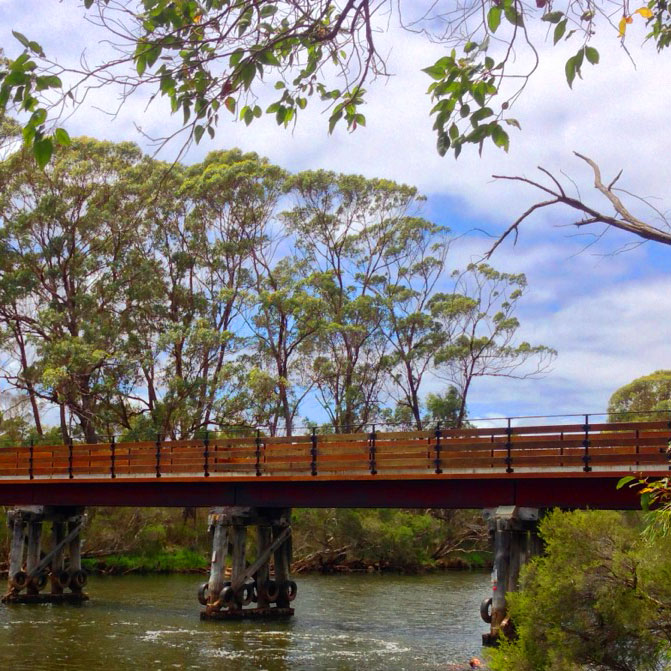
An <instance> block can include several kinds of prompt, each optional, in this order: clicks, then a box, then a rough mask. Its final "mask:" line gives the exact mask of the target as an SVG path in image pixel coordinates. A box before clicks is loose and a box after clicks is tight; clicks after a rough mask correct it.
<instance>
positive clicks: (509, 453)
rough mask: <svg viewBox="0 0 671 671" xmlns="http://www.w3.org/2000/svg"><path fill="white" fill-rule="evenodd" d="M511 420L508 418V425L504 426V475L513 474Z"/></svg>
mask: <svg viewBox="0 0 671 671" xmlns="http://www.w3.org/2000/svg"><path fill="white" fill-rule="evenodd" d="M510 422H511V418H510V417H508V425H507V426H506V438H507V439H506V473H512V472H513V470H514V469H513V455H512V450H513V429H512V426H511V424H510Z"/></svg>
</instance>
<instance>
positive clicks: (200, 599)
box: [198, 582, 210, 606]
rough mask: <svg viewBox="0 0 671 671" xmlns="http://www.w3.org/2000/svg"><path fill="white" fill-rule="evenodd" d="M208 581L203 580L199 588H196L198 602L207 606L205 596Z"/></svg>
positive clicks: (206, 595)
mask: <svg viewBox="0 0 671 671" xmlns="http://www.w3.org/2000/svg"><path fill="white" fill-rule="evenodd" d="M209 586H210V585H209V583H206V582H204V583H203V584H202V585H201V586H200V587H199V588H198V603H199V604H200V605H201V606H207V597H208V596H209V595H208V593H207V592H208V590H207V588H208V587H209Z"/></svg>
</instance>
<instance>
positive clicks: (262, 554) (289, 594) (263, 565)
mask: <svg viewBox="0 0 671 671" xmlns="http://www.w3.org/2000/svg"><path fill="white" fill-rule="evenodd" d="M209 526H210V533H211V534H212V558H211V561H210V577H209V580H208V581H207V582H206V583H203V585H201V587H200V589H199V591H198V600H199V601H200V603H201V604H202V605H203V606H205V610H204V611H202V612H201V614H200V616H201V619H203V620H227V619H242V618H269V617H287V616H291V615H293V614H294V609H293V608H291V602H292V601H293V600H294V598H295V597H296V583H295V582H294V581H293V580H291V579H290V576H289V569H290V566H291V510H289V509H288V508H247V507H227V508H213V509H212V510H211V511H210V515H209ZM252 526H253V527H256V539H255V540H256V557H255V559H254V561H253V562H250V561H249V560H248V558H247V547H248V544H247V530H248V528H249V527H252ZM227 555H230V573H229V570H228V569H227V565H226V558H227ZM271 562H272V566H271ZM271 568H272V573H271ZM252 603H255V604H256V605H255V606H252V607H247V606H250V604H252ZM273 604H274V605H273Z"/></svg>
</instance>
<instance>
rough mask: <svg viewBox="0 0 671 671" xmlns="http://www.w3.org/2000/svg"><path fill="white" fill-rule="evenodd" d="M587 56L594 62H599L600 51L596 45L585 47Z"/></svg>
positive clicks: (594, 63) (593, 63)
mask: <svg viewBox="0 0 671 671" xmlns="http://www.w3.org/2000/svg"><path fill="white" fill-rule="evenodd" d="M585 58H587V60H588V61H589V62H590V63H591V64H592V65H596V64H597V63H598V62H599V52H598V51H597V50H596V49H595V48H594V47H585Z"/></svg>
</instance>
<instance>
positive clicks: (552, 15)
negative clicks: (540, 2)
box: [541, 12, 564, 23]
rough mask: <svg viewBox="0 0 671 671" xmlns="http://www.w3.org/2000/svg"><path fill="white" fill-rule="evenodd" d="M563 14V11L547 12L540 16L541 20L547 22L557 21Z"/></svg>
mask: <svg viewBox="0 0 671 671" xmlns="http://www.w3.org/2000/svg"><path fill="white" fill-rule="evenodd" d="M562 16H564V12H548V13H547V14H544V15H543V16H542V17H541V18H542V20H543V21H548V22H549V23H559V22H560V21H561V20H562Z"/></svg>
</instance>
